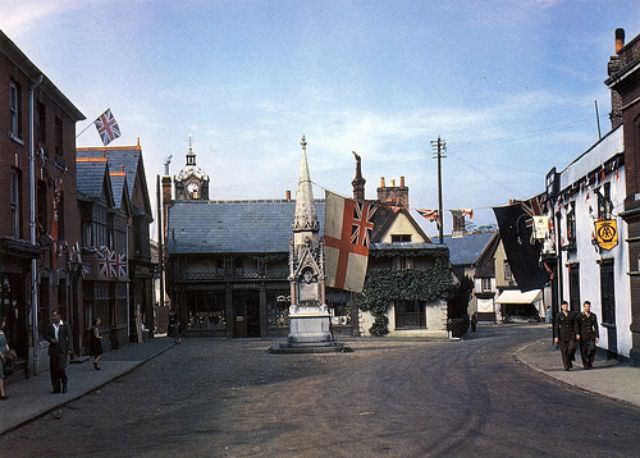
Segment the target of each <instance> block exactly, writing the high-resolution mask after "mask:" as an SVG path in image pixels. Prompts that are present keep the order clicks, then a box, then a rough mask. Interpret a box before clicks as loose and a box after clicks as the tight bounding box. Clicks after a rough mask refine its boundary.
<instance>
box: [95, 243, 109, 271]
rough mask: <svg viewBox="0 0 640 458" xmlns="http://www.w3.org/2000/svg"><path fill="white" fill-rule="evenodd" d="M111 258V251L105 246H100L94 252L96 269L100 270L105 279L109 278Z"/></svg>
mask: <svg viewBox="0 0 640 458" xmlns="http://www.w3.org/2000/svg"><path fill="white" fill-rule="evenodd" d="M112 256H113V253H112V251H111V250H110V249H109V247H106V246H102V247H100V248H99V249H98V250H97V251H96V258H98V269H99V270H100V274H101V275H102V276H104V277H106V278H109V271H110V268H109V265H110V259H111V257H112Z"/></svg>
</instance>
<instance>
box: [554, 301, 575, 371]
mask: <svg viewBox="0 0 640 458" xmlns="http://www.w3.org/2000/svg"><path fill="white" fill-rule="evenodd" d="M561 309H562V310H560V312H558V314H557V315H556V339H555V343H556V345H558V344H559V345H560V352H561V353H562V365H563V366H564V370H565V371H569V370H571V367H572V364H571V361H573V359H574V355H575V353H576V341H579V340H580V325H579V323H578V317H577V316H576V314H575V313H573V312H571V311H570V310H569V303H568V302H567V301H562V305H561Z"/></svg>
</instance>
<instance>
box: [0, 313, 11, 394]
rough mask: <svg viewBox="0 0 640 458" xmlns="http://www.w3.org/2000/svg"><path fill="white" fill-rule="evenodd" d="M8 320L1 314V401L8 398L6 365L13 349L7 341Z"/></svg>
mask: <svg viewBox="0 0 640 458" xmlns="http://www.w3.org/2000/svg"><path fill="white" fill-rule="evenodd" d="M6 321H7V320H6V319H5V318H4V317H2V316H0V401H6V400H7V399H8V396H7V393H6V392H5V391H4V379H5V377H6V376H7V374H6V372H5V365H6V364H7V363H8V359H9V357H10V355H11V349H10V348H9V344H8V343H7V336H6V335H5V334H4V326H5V324H6Z"/></svg>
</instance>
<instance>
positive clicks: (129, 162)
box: [78, 146, 142, 199]
mask: <svg viewBox="0 0 640 458" xmlns="http://www.w3.org/2000/svg"><path fill="white" fill-rule="evenodd" d="M78 157H106V158H107V160H108V161H109V169H110V170H111V171H115V172H119V171H121V170H124V172H125V173H126V174H127V183H128V188H129V199H132V198H133V186H134V185H135V182H136V173H137V172H138V162H139V161H140V158H141V157H142V151H141V150H140V149H139V148H138V147H137V146H132V147H130V148H126V149H121V148H118V149H114V148H108V147H105V148H100V147H96V148H93V147H92V148H78ZM123 168H124V169H123Z"/></svg>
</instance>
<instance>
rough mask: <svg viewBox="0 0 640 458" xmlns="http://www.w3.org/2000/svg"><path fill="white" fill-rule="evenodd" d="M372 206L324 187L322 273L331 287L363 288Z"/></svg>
mask: <svg viewBox="0 0 640 458" xmlns="http://www.w3.org/2000/svg"><path fill="white" fill-rule="evenodd" d="M375 212H376V207H375V206H374V205H373V204H372V203H371V202H366V201H365V202H363V201H355V200H352V199H346V198H344V197H341V196H339V195H337V194H334V193H332V192H330V191H326V201H325V227H324V245H325V274H326V284H327V286H329V287H331V288H338V289H343V290H346V291H353V292H355V293H359V292H361V291H362V289H363V288H364V279H365V276H366V275H367V262H368V259H369V245H370V244H371V235H372V233H373V221H372V218H373V215H374V213H375Z"/></svg>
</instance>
